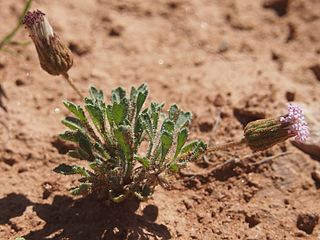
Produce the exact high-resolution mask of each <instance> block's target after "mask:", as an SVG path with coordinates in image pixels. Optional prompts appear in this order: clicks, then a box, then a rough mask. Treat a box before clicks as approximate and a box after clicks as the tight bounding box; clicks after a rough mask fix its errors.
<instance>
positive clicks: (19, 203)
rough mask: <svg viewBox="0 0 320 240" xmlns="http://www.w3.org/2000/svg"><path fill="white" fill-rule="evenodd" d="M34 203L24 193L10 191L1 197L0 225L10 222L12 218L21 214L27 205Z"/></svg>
mask: <svg viewBox="0 0 320 240" xmlns="http://www.w3.org/2000/svg"><path fill="white" fill-rule="evenodd" d="M29 205H32V202H31V201H29V200H28V199H27V198H26V197H25V196H24V195H21V194H16V193H10V194H8V195H7V196H6V197H4V198H1V199H0V209H1V214H0V225H4V224H8V223H9V221H10V219H11V218H14V217H18V216H21V215H22V214H23V213H24V211H25V210H26V208H27V206H29Z"/></svg>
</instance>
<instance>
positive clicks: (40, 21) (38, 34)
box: [23, 10, 54, 44]
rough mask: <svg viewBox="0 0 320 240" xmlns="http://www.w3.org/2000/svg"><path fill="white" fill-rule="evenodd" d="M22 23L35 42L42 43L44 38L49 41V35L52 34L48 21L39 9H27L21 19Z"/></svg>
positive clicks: (51, 35)
mask: <svg viewBox="0 0 320 240" xmlns="http://www.w3.org/2000/svg"><path fill="white" fill-rule="evenodd" d="M23 23H24V24H25V26H26V28H27V29H28V31H29V33H30V37H31V38H32V40H33V41H34V42H35V43H38V44H42V41H44V40H46V41H48V42H49V39H50V37H53V36H54V32H53V29H52V27H51V25H50V23H49V22H48V20H47V18H46V16H45V14H44V13H43V12H41V11H40V10H36V11H28V12H27V14H26V15H25V17H24V19H23Z"/></svg>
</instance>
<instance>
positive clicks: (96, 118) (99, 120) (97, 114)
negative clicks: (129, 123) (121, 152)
mask: <svg viewBox="0 0 320 240" xmlns="http://www.w3.org/2000/svg"><path fill="white" fill-rule="evenodd" d="M85 107H86V109H87V111H88V113H89V114H90V116H91V119H92V122H93V124H94V125H95V126H96V127H97V129H98V130H100V131H102V130H103V129H104V113H103V112H102V111H101V109H100V108H99V107H98V106H97V105H91V104H86V105H85Z"/></svg>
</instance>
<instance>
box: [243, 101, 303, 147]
mask: <svg viewBox="0 0 320 240" xmlns="http://www.w3.org/2000/svg"><path fill="white" fill-rule="evenodd" d="M244 136H245V140H246V143H247V145H248V146H249V147H250V148H251V149H253V150H255V151H261V150H265V149H268V148H270V147H272V146H273V145H275V144H277V143H281V142H284V141H285V140H287V139H288V138H291V137H295V139H296V140H297V141H300V142H303V141H306V140H307V138H308V137H309V128H308V125H307V122H306V121H305V118H304V116H303V112H302V110H301V108H300V107H298V106H297V105H295V104H289V106H288V113H287V114H286V115H284V116H281V117H276V118H268V119H260V120H256V121H252V122H250V123H248V124H247V126H246V127H245V128H244Z"/></svg>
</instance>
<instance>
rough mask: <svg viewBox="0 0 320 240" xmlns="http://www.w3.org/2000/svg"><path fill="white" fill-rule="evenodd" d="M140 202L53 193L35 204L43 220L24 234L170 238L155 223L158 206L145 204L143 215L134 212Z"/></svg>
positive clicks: (79, 239) (72, 238) (30, 237)
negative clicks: (111, 201) (45, 201)
mask: <svg viewBox="0 0 320 240" xmlns="http://www.w3.org/2000/svg"><path fill="white" fill-rule="evenodd" d="M138 208H139V202H138V201H136V200H133V199H132V200H128V201H126V202H124V203H121V204H118V205H111V206H106V205H105V204H103V203H101V202H99V201H98V200H95V199H92V198H89V197H86V198H81V199H79V200H74V199H72V198H71V197H68V196H55V197H54V200H53V203H52V204H34V208H33V209H34V211H35V212H36V213H37V215H38V216H39V217H40V218H41V219H43V220H44V221H45V222H46V224H45V225H44V227H43V228H42V229H40V230H36V231H32V232H30V233H29V234H27V235H26V236H24V237H25V238H26V239H28V240H33V239H34V240H39V239H69V240H82V239H83V240H88V239H90V240H91V239H92V240H94V239H132V240H133V239H159V238H161V239H170V238H171V235H170V232H169V230H168V228H167V227H166V226H165V225H163V224H157V223H155V221H156V219H157V217H158V208H157V207H156V206H155V205H147V206H146V207H145V208H144V210H143V215H138V214H136V213H135V212H136V210H137V209H138Z"/></svg>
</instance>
